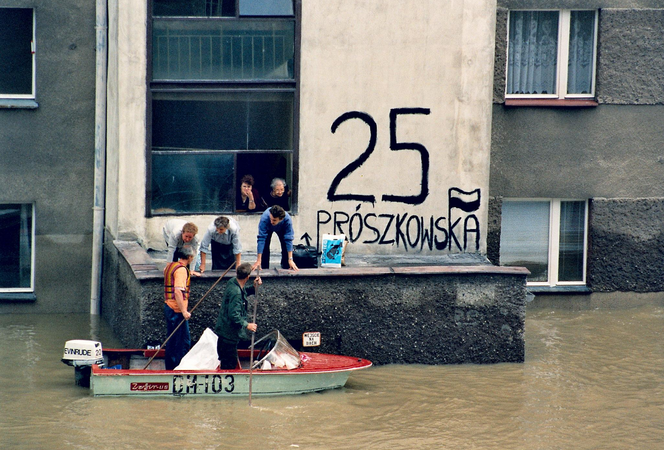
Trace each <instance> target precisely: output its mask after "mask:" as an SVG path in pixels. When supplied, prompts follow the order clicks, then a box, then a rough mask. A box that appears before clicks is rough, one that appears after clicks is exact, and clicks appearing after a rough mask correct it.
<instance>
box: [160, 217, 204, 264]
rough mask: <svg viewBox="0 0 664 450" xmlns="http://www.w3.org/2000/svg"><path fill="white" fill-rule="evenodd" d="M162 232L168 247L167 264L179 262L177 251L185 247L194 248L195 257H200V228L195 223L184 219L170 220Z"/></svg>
mask: <svg viewBox="0 0 664 450" xmlns="http://www.w3.org/2000/svg"><path fill="white" fill-rule="evenodd" d="M162 231H163V232H164V240H165V241H166V246H167V247H168V255H167V256H166V262H167V263H170V262H175V261H177V259H175V251H176V250H181V249H182V248H184V247H190V248H192V249H193V250H194V255H198V246H199V241H198V238H197V237H196V234H197V233H198V227H197V226H196V224H195V223H192V222H186V221H184V220H182V219H170V220H168V221H167V222H166V223H165V224H164V228H163V229H162Z"/></svg>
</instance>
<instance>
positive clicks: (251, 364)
mask: <svg viewBox="0 0 664 450" xmlns="http://www.w3.org/2000/svg"><path fill="white" fill-rule="evenodd" d="M260 277H261V268H260V267H259V268H258V277H257V278H260ZM254 297H255V298H254V317H253V319H252V323H256V309H257V308H258V285H256V287H255V288H254ZM255 338H256V332H255V331H254V332H252V333H251V351H250V354H249V406H251V388H252V382H253V378H254V339H255Z"/></svg>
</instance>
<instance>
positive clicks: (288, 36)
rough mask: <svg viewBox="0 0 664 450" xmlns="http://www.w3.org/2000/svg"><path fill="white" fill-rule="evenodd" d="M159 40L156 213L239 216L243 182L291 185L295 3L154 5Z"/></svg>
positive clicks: (156, 1) (153, 169)
mask: <svg viewBox="0 0 664 450" xmlns="http://www.w3.org/2000/svg"><path fill="white" fill-rule="evenodd" d="M151 36H152V38H151V48H152V58H151V62H152V63H151V65H150V74H151V84H150V87H151V89H150V110H151V114H150V123H151V142H150V157H149V161H148V166H149V167H150V171H149V178H150V180H149V183H148V186H149V187H148V204H149V205H150V206H149V210H148V215H159V214H199V213H200V214H217V213H231V212H236V211H237V208H236V207H237V205H236V199H237V196H238V191H239V187H240V180H241V179H242V177H243V176H244V175H252V176H253V178H254V180H255V185H254V187H255V188H256V189H258V190H259V193H260V194H261V196H265V195H267V194H268V193H269V189H270V187H269V186H270V182H271V180H272V179H273V178H276V177H278V178H283V179H285V180H286V182H287V184H288V185H289V186H291V185H292V184H293V183H294V181H295V180H294V164H295V155H296V143H297V139H296V136H295V130H296V122H297V113H296V105H295V102H296V86H297V71H296V69H295V65H296V60H297V48H296V42H297V40H296V14H295V8H294V3H293V0H269V1H268V0H251V1H249V0H230V1H227V0H196V1H192V0H188V1H183V0H153V2H152V33H151ZM255 212H259V211H255Z"/></svg>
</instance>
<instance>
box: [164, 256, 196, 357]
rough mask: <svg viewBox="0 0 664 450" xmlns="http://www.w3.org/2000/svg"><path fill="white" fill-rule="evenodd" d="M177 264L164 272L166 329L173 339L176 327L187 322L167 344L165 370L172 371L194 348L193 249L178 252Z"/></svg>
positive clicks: (168, 265)
mask: <svg viewBox="0 0 664 450" xmlns="http://www.w3.org/2000/svg"><path fill="white" fill-rule="evenodd" d="M175 255H176V258H177V259H178V260H177V261H175V262H171V263H168V264H167V265H166V268H165V269H164V298H165V303H164V317H165V318H166V329H167V333H168V336H171V334H172V333H173V331H174V330H175V329H176V328H177V326H178V325H179V324H180V322H182V321H183V320H184V321H185V322H184V323H183V324H182V326H180V328H178V330H177V331H176V332H175V334H173V336H172V337H171V338H170V339H169V340H168V342H167V344H166V361H165V362H166V370H173V369H175V368H176V367H177V365H178V364H180V360H181V359H182V357H183V356H184V355H186V354H187V352H188V351H189V348H190V347H191V337H190V335H189V323H188V322H187V321H188V320H189V318H190V317H191V313H190V312H189V311H188V310H187V308H188V306H189V305H188V304H189V284H190V282H191V273H190V272H189V264H191V262H192V261H193V260H194V257H195V253H194V249H193V248H191V247H183V248H181V249H177V250H176V252H175Z"/></svg>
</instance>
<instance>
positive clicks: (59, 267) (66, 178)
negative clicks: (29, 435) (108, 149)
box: [0, 0, 95, 313]
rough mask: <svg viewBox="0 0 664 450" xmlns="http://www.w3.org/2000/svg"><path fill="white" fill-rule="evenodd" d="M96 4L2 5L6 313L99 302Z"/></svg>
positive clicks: (1, 275) (0, 268)
mask: <svg viewBox="0 0 664 450" xmlns="http://www.w3.org/2000/svg"><path fill="white" fill-rule="evenodd" d="M94 25H95V5H94V2H90V1H85V0H63V1H61V2H52V1H48V0H29V1H26V0H8V1H3V2H2V4H1V5H0V61H1V62H0V183H1V184H2V188H1V189H0V230H2V245H0V313H16V312H32V313H50V312H74V311H75V312H82V311H87V310H88V309H89V308H88V305H89V303H90V276H91V273H90V261H91V252H90V249H91V235H92V197H93V166H94V153H95V151H94V128H95V127H94V116H95V29H94Z"/></svg>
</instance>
